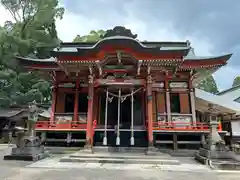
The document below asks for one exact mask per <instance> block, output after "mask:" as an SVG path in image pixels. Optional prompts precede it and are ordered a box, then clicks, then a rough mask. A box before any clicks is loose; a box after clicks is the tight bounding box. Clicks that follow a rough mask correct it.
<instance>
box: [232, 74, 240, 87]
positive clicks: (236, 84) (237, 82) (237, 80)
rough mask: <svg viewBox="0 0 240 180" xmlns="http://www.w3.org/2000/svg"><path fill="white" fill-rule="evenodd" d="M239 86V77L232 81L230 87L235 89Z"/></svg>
mask: <svg viewBox="0 0 240 180" xmlns="http://www.w3.org/2000/svg"><path fill="white" fill-rule="evenodd" d="M238 85H240V77H239V76H238V77H236V78H235V79H234V80H233V84H232V87H235V86H238Z"/></svg>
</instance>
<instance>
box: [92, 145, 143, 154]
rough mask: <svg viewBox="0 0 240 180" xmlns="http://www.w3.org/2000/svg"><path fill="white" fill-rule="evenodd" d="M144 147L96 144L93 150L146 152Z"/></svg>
mask: <svg viewBox="0 0 240 180" xmlns="http://www.w3.org/2000/svg"><path fill="white" fill-rule="evenodd" d="M145 151H146V148H144V147H106V146H94V147H93V152H97V153H98V152H122V153H123V152H140V153H141V152H142V153H143V152H145Z"/></svg>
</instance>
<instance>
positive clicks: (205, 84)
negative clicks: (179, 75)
mask: <svg viewBox="0 0 240 180" xmlns="http://www.w3.org/2000/svg"><path fill="white" fill-rule="evenodd" d="M197 88H199V89H202V90H204V91H207V92H210V93H213V94H216V93H218V92H219V91H218V88H217V84H216V82H215V79H214V78H213V76H212V75H210V76H208V77H207V78H205V79H203V80H202V81H201V82H200V83H199V84H198V85H197Z"/></svg>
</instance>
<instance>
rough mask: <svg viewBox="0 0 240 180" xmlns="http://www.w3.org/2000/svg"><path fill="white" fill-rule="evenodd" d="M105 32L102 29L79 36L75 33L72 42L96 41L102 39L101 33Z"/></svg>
mask: <svg viewBox="0 0 240 180" xmlns="http://www.w3.org/2000/svg"><path fill="white" fill-rule="evenodd" d="M105 33H106V31H104V30H98V31H93V30H92V31H90V33H89V34H88V35H84V36H80V35H77V36H76V37H75V38H74V40H73V42H97V41H99V40H101V39H102V37H103V35H104V34H105Z"/></svg>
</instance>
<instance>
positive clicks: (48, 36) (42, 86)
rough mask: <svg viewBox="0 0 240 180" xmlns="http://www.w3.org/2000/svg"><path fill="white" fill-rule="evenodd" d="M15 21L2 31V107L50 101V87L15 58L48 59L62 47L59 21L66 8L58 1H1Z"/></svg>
mask: <svg viewBox="0 0 240 180" xmlns="http://www.w3.org/2000/svg"><path fill="white" fill-rule="evenodd" d="M0 2H1V4H2V5H3V6H4V7H5V8H6V9H7V10H8V11H9V13H10V14H11V16H12V19H13V21H6V22H5V25H4V27H1V28H0V87H1V89H0V106H5V107H6V106H9V105H12V104H26V103H28V102H31V101H33V100H36V101H37V102H44V101H49V100H50V98H49V97H50V84H49V83H48V82H46V81H44V80H42V79H41V78H40V77H39V74H37V73H35V72H34V73H26V72H24V71H21V69H19V67H18V66H17V63H16V61H15V60H14V57H15V56H16V55H18V56H29V55H31V56H33V57H35V58H45V57H48V56H49V54H48V53H49V51H50V50H51V49H53V48H54V47H56V46H58V44H59V43H60V40H59V39H58V36H57V31H56V26H55V21H56V19H57V18H60V19H61V18H62V16H63V13H64V9H63V8H61V7H59V6H58V0H1V1H0Z"/></svg>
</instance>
